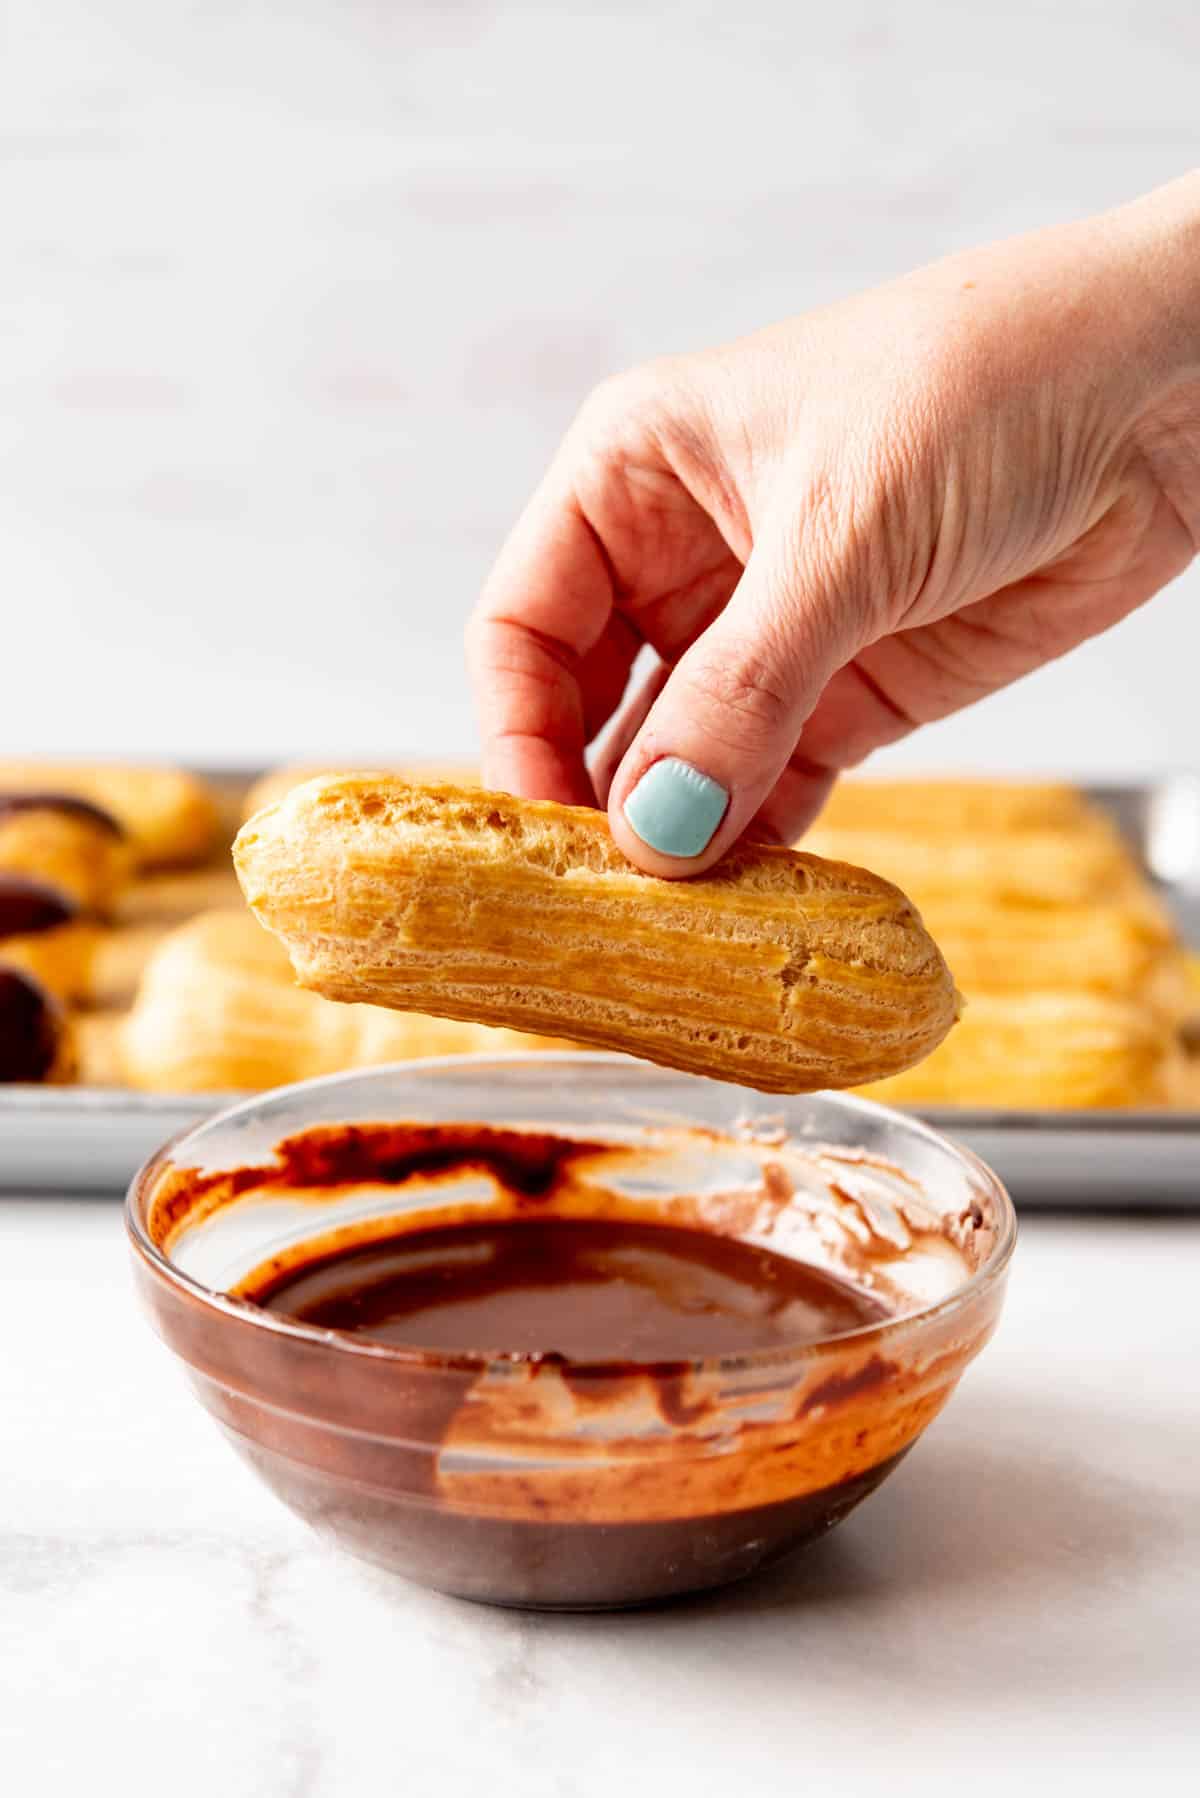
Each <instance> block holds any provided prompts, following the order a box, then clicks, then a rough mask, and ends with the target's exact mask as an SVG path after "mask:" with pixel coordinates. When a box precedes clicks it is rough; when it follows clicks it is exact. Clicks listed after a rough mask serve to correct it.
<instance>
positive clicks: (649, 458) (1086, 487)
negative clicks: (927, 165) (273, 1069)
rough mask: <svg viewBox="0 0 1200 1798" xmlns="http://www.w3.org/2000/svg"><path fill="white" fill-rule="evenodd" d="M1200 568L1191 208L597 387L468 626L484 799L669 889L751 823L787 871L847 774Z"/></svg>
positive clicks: (1196, 201) (1196, 223) (1109, 221)
mask: <svg viewBox="0 0 1200 1798" xmlns="http://www.w3.org/2000/svg"><path fill="white" fill-rule="evenodd" d="M1198 542H1200V177H1188V178H1186V179H1185V180H1183V181H1180V182H1176V183H1174V184H1173V185H1172V186H1170V187H1168V188H1165V189H1162V190H1161V191H1160V192H1159V193H1157V194H1154V195H1151V196H1150V197H1149V198H1148V199H1145V200H1142V201H1139V202H1137V203H1135V204H1134V205H1132V206H1130V207H1126V208H1123V209H1121V210H1120V211H1117V212H1114V213H1111V214H1107V215H1105V216H1104V217H1102V218H1099V219H1095V220H1091V221H1088V222H1086V223H1083V224H1079V225H1071V226H1066V227H1063V228H1060V229H1056V230H1052V231H1047V232H1041V233H1038V234H1036V235H1035V236H1031V237H1026V238H1022V239H1018V240H1016V241H1014V242H1011V243H1005V244H1000V245H998V246H995V247H993V248H991V249H986V250H982V251H972V252H969V253H966V254H963V255H959V256H955V257H953V258H951V259H950V260H949V261H947V262H943V263H939V264H937V265H935V266H933V267H932V268H929V269H925V270H922V271H920V272H919V273H917V274H914V275H911V276H908V277H906V278H905V279H903V280H900V281H897V282H895V283H893V284H891V285H889V286H886V287H882V288H879V289H877V290H876V291H874V292H872V293H869V294H866V295H863V296H859V297H856V298H853V299H850V300H847V301H844V302H843V303H841V304H839V305H836V306H833V307H830V308H828V309H826V310H824V311H820V312H816V313H812V314H809V315H807V316H805V317H802V318H799V319H795V320H792V321H790V322H788V323H786V324H782V325H778V326H775V327H773V328H771V329H769V330H766V331H763V332H761V333H759V334H758V335H756V336H754V337H751V338H748V339H746V340H745V341H743V342H741V343H737V344H733V345H731V346H729V347H727V348H724V349H720V350H716V351H713V352H710V353H706V354H703V355H689V356H680V357H676V358H668V359H665V360H662V361H658V362H654V363H651V364H649V365H648V366H646V367H645V368H641V369H638V370H635V371H634V372H633V373H631V374H627V375H622V376H619V377H617V378H616V379H614V380H612V381H610V382H606V383H605V384H604V385H603V386H602V387H600V388H599V389H598V390H597V392H596V393H595V394H593V395H592V397H591V398H590V399H589V400H588V402H587V403H586V404H585V406H584V407H583V410H582V411H581V413H580V415H579V417H578V419H577V420H576V422H575V424H574V425H573V427H572V428H571V430H570V431H569V432H568V434H567V437H566V439H565V441H564V443H563V445H562V447H561V449H560V450H559V453H558V455H557V457H556V459H555V461H554V463H553V465H552V466H551V468H550V470H549V473H548V474H547V475H546V477H545V479H544V481H543V483H542V485H541V487H540V488H539V489H538V491H537V493H536V494H535V495H534V497H533V500H532V501H531V503H530V505H529V507H528V508H527V510H526V512H525V514H524V516H523V517H522V518H521V520H520V522H519V523H518V525H517V527H516V529H515V531H514V532H513V535H512V536H511V538H510V539H509V541H508V543H507V545H506V546H505V548H504V551H503V552H502V554H501V556H500V559H499V561H498V563H497V565H496V568H495V570H494V571H493V573H492V575H491V578H490V580H489V581H488V584H487V587H486V589H485V591H484V594H483V596H482V599H481V601H480V604H479V606H478V607H477V609H476V613H475V615H474V617H473V619H472V621H471V625H470V627H469V631H468V654H469V659H470V663H471V668H472V674H473V679H474V683H475V689H476V695H477V703H478V707H479V713H480V718H481V723H482V731H483V743H484V778H485V780H486V781H487V783H488V784H489V785H490V786H494V787H498V788H504V789H507V790H510V791H512V792H515V793H519V794H522V795H524V796H526V797H529V798H549V799H558V800H563V801H574V802H576V803H581V804H591V803H595V802H596V801H597V800H598V801H599V802H600V803H607V804H608V807H609V813H610V818H611V822H612V829H613V834H614V836H615V838H616V839H617V841H618V843H619V844H620V846H621V847H622V849H623V850H624V851H625V853H626V854H627V855H628V856H629V857H630V859H631V860H632V861H634V862H635V863H637V864H638V865H639V866H640V867H642V868H644V869H646V870H647V871H648V872H650V873H655V874H664V875H682V874H692V873H696V872H698V871H699V870H700V869H702V868H704V867H706V866H708V864H709V863H711V862H712V861H714V860H715V859H716V858H717V857H718V856H719V855H720V854H721V853H722V852H723V851H724V850H725V849H726V848H727V847H728V846H729V845H730V844H731V843H732V842H733V841H734V840H735V839H736V838H737V837H738V836H739V835H740V834H741V833H742V832H743V831H744V830H745V829H746V828H747V827H748V826H750V825H751V824H752V823H753V822H756V827H757V828H759V829H761V830H764V831H766V832H769V833H771V834H773V835H774V836H776V837H778V838H779V839H780V840H782V841H789V842H790V841H794V840H795V838H796V837H797V836H798V835H799V834H800V833H801V832H802V831H803V830H804V829H805V828H806V826H807V825H808V824H809V823H810V822H811V821H812V819H813V817H814V816H815V815H816V813H817V811H818V810H819V809H820V806H821V804H822V802H823V800H824V797H825V795H826V793H827V791H828V789H829V786H830V784H831V782H832V780H833V779H834V777H835V776H836V774H837V773H838V771H839V770H841V769H843V768H847V767H850V766H853V765H854V764H856V763H858V762H860V761H862V759H863V758H864V757H865V756H867V755H869V754H870V752H871V751H872V750H873V749H877V748H879V747H880V746H881V745H883V744H885V743H890V742H893V741H894V740H895V739H896V738H898V737H901V736H903V735H904V734H905V733H907V732H908V731H911V730H913V729H915V728H916V727H917V726H918V725H919V724H922V723H925V722H927V721H929V720H931V719H934V718H940V717H943V716H944V715H945V714H947V713H949V712H953V711H956V710H957V709H958V708H959V707H961V706H964V705H967V704H969V703H970V702H971V701H972V700H975V699H978V698H980V697H982V696H983V695H984V694H987V693H991V692H993V691H995V690H996V689H997V688H999V687H1002V686H1005V685H1006V684H1007V683H1008V682H1009V681H1013V680H1016V679H1018V678H1019V677H1020V676H1021V675H1022V674H1026V673H1028V672H1029V671H1030V670H1031V669H1033V668H1036V667H1037V666H1038V665H1039V664H1041V663H1043V662H1046V661H1048V660H1049V659H1051V658H1052V657H1054V656H1058V655H1061V654H1062V653H1063V652H1064V651H1065V650H1068V649H1070V648H1071V647H1073V646H1074V645H1075V644H1077V643H1079V642H1081V641H1083V639H1084V638H1086V637H1089V636H1091V635H1093V634H1094V633H1095V632H1097V631H1101V630H1104V629H1105V628H1106V627H1107V626H1109V625H1111V624H1114V623H1115V622H1116V621H1117V620H1118V619H1119V618H1121V617H1123V616H1124V615H1125V614H1126V613H1127V612H1129V611H1131V610H1132V609H1133V608H1134V607H1135V606H1138V605H1140V604H1141V603H1142V601H1143V600H1145V599H1148V598H1149V597H1150V595H1151V594H1153V593H1155V592H1157V591H1158V589H1159V588H1160V587H1162V586H1163V585H1164V584H1165V583H1166V582H1167V581H1169V580H1171V579H1172V578H1173V577H1174V576H1175V575H1176V574H1178V573H1179V572H1180V570H1181V569H1182V568H1184V567H1185V566H1186V564H1187V563H1188V561H1189V560H1190V559H1191V557H1192V555H1193V554H1194V552H1195V549H1196V546H1197V543H1198ZM643 644H650V645H651V646H652V648H653V649H654V650H655V651H656V652H657V655H658V657H659V658H660V665H659V667H658V668H657V669H656V670H655V671H654V673H653V674H652V675H651V677H650V679H649V681H648V683H647V685H646V686H645V687H644V688H643V690H642V691H641V692H636V693H634V694H632V695H630V696H626V694H625V689H626V685H627V682H628V679H629V675H630V671H631V668H632V665H633V662H634V658H635V657H636V656H637V654H638V652H639V650H640V649H641V648H642V646H643ZM606 725H608V726H610V730H609V734H608V737H607V738H606V742H605V745H604V750H603V753H602V755H601V756H600V758H599V760H598V761H596V762H595V765H594V766H593V769H592V772H591V774H589V772H588V769H587V767H586V765H585V751H586V749H587V747H588V745H589V743H591V742H592V741H593V740H594V739H595V738H596V737H597V735H598V733H600V732H601V730H602V729H603V728H604V727H605V726H606Z"/></svg>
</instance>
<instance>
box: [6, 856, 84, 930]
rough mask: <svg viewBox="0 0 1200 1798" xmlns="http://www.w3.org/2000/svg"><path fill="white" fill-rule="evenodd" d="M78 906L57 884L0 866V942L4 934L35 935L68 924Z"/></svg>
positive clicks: (76, 911)
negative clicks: (6, 871) (7, 870)
mask: <svg viewBox="0 0 1200 1798" xmlns="http://www.w3.org/2000/svg"><path fill="white" fill-rule="evenodd" d="M78 913H79V908H78V906H77V905H76V904H75V902H74V900H73V899H71V898H70V897H69V896H68V895H67V894H66V893H63V892H60V891H59V889H58V887H52V886H48V885H47V884H46V883H45V882H44V881H41V880H30V879H28V878H27V877H26V876H25V875H24V874H7V873H5V872H3V871H2V870H0V942H2V941H3V940H4V938H5V937H6V936H34V935H37V934H39V933H40V932H41V931H43V930H53V929H55V928H56V926H57V925H59V924H69V923H70V922H71V920H72V918H75V917H77V916H78Z"/></svg>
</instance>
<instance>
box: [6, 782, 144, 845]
mask: <svg viewBox="0 0 1200 1798" xmlns="http://www.w3.org/2000/svg"><path fill="white" fill-rule="evenodd" d="M14 812H61V813H63V814H64V815H65V816H67V817H70V818H78V819H80V820H81V821H82V822H84V823H87V824H97V825H99V826H100V828H101V829H102V830H106V831H108V833H109V835H110V836H114V837H123V836H124V835H125V831H124V829H123V828H122V826H121V825H120V824H119V823H118V822H117V820H116V819H115V818H114V817H113V815H112V813H111V812H106V811H105V810H104V807H103V806H100V805H93V803H92V801H91V800H90V799H80V798H79V797H78V795H77V794H75V793H52V792H46V793H0V822H3V820H4V818H5V816H6V815H7V816H11V815H12V814H13V813H14Z"/></svg>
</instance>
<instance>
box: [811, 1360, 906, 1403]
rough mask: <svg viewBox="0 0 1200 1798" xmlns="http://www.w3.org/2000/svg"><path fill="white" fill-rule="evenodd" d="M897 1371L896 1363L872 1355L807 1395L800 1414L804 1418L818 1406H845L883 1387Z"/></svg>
mask: <svg viewBox="0 0 1200 1798" xmlns="http://www.w3.org/2000/svg"><path fill="white" fill-rule="evenodd" d="M896 1371H897V1370H896V1366H895V1363H894V1362H892V1361H885V1360H884V1359H883V1357H882V1355H872V1356H871V1359H870V1360H869V1361H864V1362H863V1364H862V1366H861V1367H856V1368H854V1369H852V1370H851V1371H850V1372H848V1373H841V1372H839V1373H831V1374H830V1376H829V1378H828V1379H827V1380H822V1381H821V1383H820V1385H819V1386H813V1387H812V1388H811V1389H810V1390H809V1391H808V1392H806V1393H805V1395H804V1403H803V1405H802V1406H801V1407H800V1414H801V1416H804V1415H806V1414H807V1413H808V1412H809V1411H815V1410H816V1409H817V1408H818V1406H824V1405H837V1404H844V1403H845V1401H846V1400H847V1399H850V1398H857V1397H858V1396H859V1394H860V1393H863V1392H870V1390H871V1388H872V1387H873V1386H881V1385H882V1384H883V1382H884V1381H885V1380H887V1379H890V1378H891V1376H892V1375H893V1374H894V1373H895V1372H896Z"/></svg>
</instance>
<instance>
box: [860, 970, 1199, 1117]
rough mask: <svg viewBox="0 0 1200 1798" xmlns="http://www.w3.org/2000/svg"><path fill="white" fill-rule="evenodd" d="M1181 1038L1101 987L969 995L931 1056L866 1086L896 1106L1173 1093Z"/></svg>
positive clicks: (1086, 1105) (1011, 1105)
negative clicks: (955, 1025)
mask: <svg viewBox="0 0 1200 1798" xmlns="http://www.w3.org/2000/svg"><path fill="white" fill-rule="evenodd" d="M1179 1073H1180V1052H1179V1047H1178V1039H1177V1037H1176V1035H1175V1033H1174V1032H1173V1030H1172V1029H1171V1027H1170V1025H1169V1024H1168V1023H1167V1022H1166V1020H1165V1019H1164V1018H1163V1017H1162V1016H1161V1014H1159V1013H1156V1012H1155V1011H1154V1010H1153V1009H1152V1008H1151V1007H1148V1006H1144V1005H1138V1004H1133V1003H1131V1002H1130V1001H1129V1000H1126V999H1116V998H1112V997H1109V996H1107V995H1104V994H1101V993H1086V992H1047V991H1042V992H1030V993H972V994H971V995H970V996H969V998H968V1000H967V1003H966V1006H965V1008H964V1010H963V1015H962V1021H961V1023H960V1024H959V1027H958V1029H957V1030H956V1031H955V1032H954V1033H953V1035H952V1036H950V1037H949V1038H948V1039H947V1040H946V1041H945V1042H944V1043H943V1044H942V1045H941V1047H940V1048H938V1049H935V1051H934V1053H933V1054H932V1055H931V1056H930V1057H929V1059H928V1060H927V1061H924V1062H922V1063H921V1065H920V1066H919V1067H915V1068H910V1069H908V1070H907V1071H906V1072H905V1073H902V1074H898V1075H896V1076H894V1077H893V1078H892V1079H890V1080H881V1081H876V1082H873V1083H871V1084H870V1085H868V1086H866V1087H865V1088H864V1089H863V1090H864V1092H865V1093H866V1095H867V1096H868V1097H870V1098H872V1099H881V1100H883V1101H884V1102H885V1103H887V1104H892V1105H900V1104H904V1105H971V1106H984V1107H991V1106H998V1107H1002V1108H1008V1109H1017V1110H1035V1111H1059V1110H1070V1109H1074V1108H1080V1109H1088V1110H1091V1109H1105V1108H1109V1107H1112V1108H1127V1107H1130V1106H1158V1105H1165V1104H1168V1103H1169V1102H1171V1100H1172V1099H1173V1098H1175V1097H1176V1096H1177V1084H1176V1083H1177V1081H1178V1078H1179Z"/></svg>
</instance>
